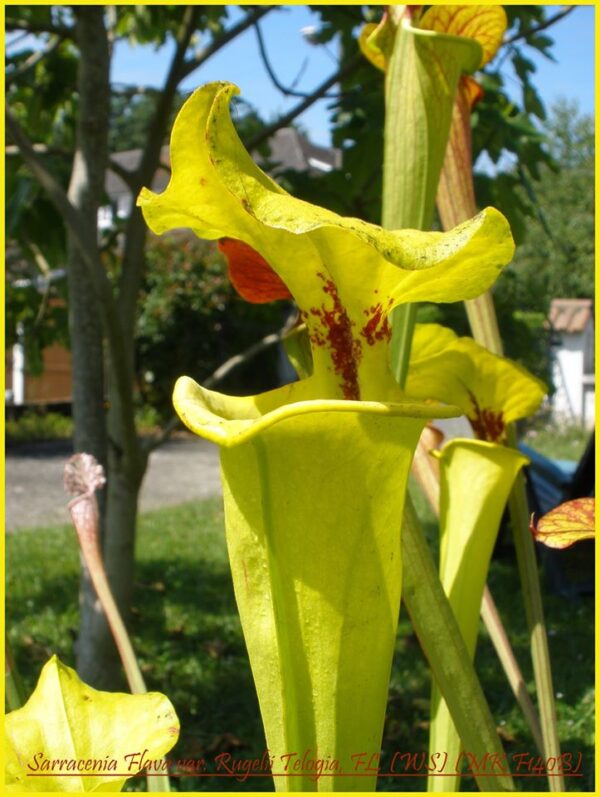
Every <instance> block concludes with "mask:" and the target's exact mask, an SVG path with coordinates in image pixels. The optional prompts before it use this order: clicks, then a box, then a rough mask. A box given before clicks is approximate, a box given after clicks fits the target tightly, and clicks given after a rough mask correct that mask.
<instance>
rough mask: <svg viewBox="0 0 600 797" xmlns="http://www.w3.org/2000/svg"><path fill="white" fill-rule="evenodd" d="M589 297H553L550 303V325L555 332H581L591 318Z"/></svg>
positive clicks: (591, 309)
mask: <svg viewBox="0 0 600 797" xmlns="http://www.w3.org/2000/svg"><path fill="white" fill-rule="evenodd" d="M593 312H594V311H593V306H592V300H591V299H553V300H552V302H551V303H550V315H549V320H550V326H551V327H552V329H555V330H556V331H557V332H568V333H571V334H573V333H577V332H583V330H584V329H585V327H586V326H587V324H588V322H589V321H591V320H592V318H593Z"/></svg>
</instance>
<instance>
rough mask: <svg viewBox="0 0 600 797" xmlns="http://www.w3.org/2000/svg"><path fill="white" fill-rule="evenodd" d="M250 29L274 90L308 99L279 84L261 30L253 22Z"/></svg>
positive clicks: (301, 93) (304, 94)
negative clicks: (252, 30) (252, 31)
mask: <svg viewBox="0 0 600 797" xmlns="http://www.w3.org/2000/svg"><path fill="white" fill-rule="evenodd" d="M252 27H253V28H254V32H255V33H256V42H257V44H258V52H259V54H260V57H261V59H262V62H263V66H264V68H265V69H266V71H267V74H268V76H269V77H270V78H271V82H272V83H273V85H274V86H275V88H276V89H278V90H279V91H280V92H281V93H282V94H285V96H286V97H305V98H306V97H308V96H309V92H306V91H297V90H296V89H294V87H293V86H289V87H288V86H284V85H283V83H281V81H280V80H279V78H278V77H277V75H276V74H275V70H274V69H273V66H272V64H271V62H270V60H269V56H268V54H267V48H266V45H265V40H264V39H263V35H262V32H261V30H260V25H259V24H258V21H255V22H254V24H253V26H252ZM301 71H302V70H301ZM296 80H297V78H296ZM323 96H324V97H327V98H328V99H333V97H334V96H335V95H331V94H324V95H323Z"/></svg>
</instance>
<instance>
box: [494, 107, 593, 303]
mask: <svg viewBox="0 0 600 797" xmlns="http://www.w3.org/2000/svg"><path fill="white" fill-rule="evenodd" d="M545 132H546V134H547V139H548V146H549V150H550V153H551V154H552V157H553V159H554V161H555V162H556V163H558V164H560V168H559V169H558V171H554V170H553V169H550V168H549V167H548V165H541V166H540V170H539V180H538V181H537V182H536V183H535V184H534V185H533V191H534V192H535V196H536V199H537V203H538V213H537V216H536V217H535V218H533V219H531V220H530V222H529V224H528V229H527V236H526V239H525V241H524V243H523V246H521V247H520V248H519V249H518V250H517V255H516V257H515V261H514V264H513V265H512V267H511V269H510V270H509V272H508V273H509V274H511V273H512V274H513V275H514V277H513V280H514V287H513V289H512V293H513V295H512V297H511V300H512V303H513V306H514V307H520V308H523V309H525V308H526V309H528V310H531V311H537V312H542V313H544V314H546V313H547V312H548V310H549V303H550V300H551V299H553V298H593V296H594V165H595V147H594V123H593V119H592V118H591V117H589V116H585V115H581V114H579V113H578V111H577V107H576V106H574V105H573V104H572V103H568V102H566V101H564V102H561V103H559V104H558V105H556V106H555V107H554V108H553V109H552V111H551V114H550V117H549V119H548V121H547V122H546V124H545ZM524 193H525V192H524V191H523V190H521V196H524Z"/></svg>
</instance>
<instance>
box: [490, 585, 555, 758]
mask: <svg viewBox="0 0 600 797" xmlns="http://www.w3.org/2000/svg"><path fill="white" fill-rule="evenodd" d="M481 618H482V620H483V622H484V624H485V627H486V628H487V630H488V633H489V635H490V639H491V641H492V644H493V646H494V649H495V651H496V653H497V655H498V658H499V659H500V663H501V664H502V669H503V670H504V673H505V674H506V677H507V679H508V682H509V684H510V688H511V689H512V691H513V694H514V696H515V699H516V700H517V702H518V704H519V705H520V706H521V711H522V712H523V716H524V717H525V720H526V722H527V724H528V725H529V730H530V731H531V735H532V736H533V740H534V742H535V745H536V747H537V749H538V752H539V754H540V755H543V754H544V739H543V735H542V728H541V726H540V719H539V717H538V714H537V711H536V710H535V706H534V705H533V703H532V701H531V698H530V697H529V693H528V692H527V687H526V686H525V680H524V678H523V674H522V673H521V669H520V667H519V663H518V662H517V660H516V658H515V654H514V652H513V649H512V646H511V644H510V640H509V639H508V635H507V633H506V629H505V628H504V624H503V622H502V618H501V617H500V615H499V613H498V609H497V608H496V603H495V601H494V598H493V597H492V593H491V592H490V589H489V587H488V586H487V584H486V586H485V590H484V593H483V600H482V602H481Z"/></svg>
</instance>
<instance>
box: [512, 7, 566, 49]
mask: <svg viewBox="0 0 600 797" xmlns="http://www.w3.org/2000/svg"><path fill="white" fill-rule="evenodd" d="M575 8H576V6H567V8H564V9H563V10H562V11H559V12H558V14H555V15H554V16H553V17H550V18H549V19H546V20H544V22H540V24H539V25H535V26H534V27H533V28H529V30H524V31H521V32H520V33H515V35H514V36H511V37H510V38H509V39H505V40H504V41H503V42H502V44H503V45H505V44H513V43H514V42H516V41H519V40H520V39H527V38H528V37H529V36H533V35H534V34H535V33H539V32H540V31H541V30H546V28H549V27H550V26H551V25H554V23H555V22H560V20H561V19H564V18H565V17H566V16H567V15H568V14H570V13H571V11H574V10H575Z"/></svg>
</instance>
